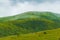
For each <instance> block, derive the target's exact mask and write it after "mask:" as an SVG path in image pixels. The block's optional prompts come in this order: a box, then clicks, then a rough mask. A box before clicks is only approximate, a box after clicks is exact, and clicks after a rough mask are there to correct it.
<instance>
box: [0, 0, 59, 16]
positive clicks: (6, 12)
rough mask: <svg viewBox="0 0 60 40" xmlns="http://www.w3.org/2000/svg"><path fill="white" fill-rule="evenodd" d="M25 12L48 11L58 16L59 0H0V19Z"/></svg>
mask: <svg viewBox="0 0 60 40" xmlns="http://www.w3.org/2000/svg"><path fill="white" fill-rule="evenodd" d="M27 11H49V12H54V13H57V14H60V0H0V17H5V16H12V15H16V14H21V13H23V12H27Z"/></svg>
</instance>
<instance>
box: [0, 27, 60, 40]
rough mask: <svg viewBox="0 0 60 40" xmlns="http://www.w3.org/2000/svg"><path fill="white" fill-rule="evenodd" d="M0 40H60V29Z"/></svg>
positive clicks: (0, 39) (1, 39)
mask: <svg viewBox="0 0 60 40" xmlns="http://www.w3.org/2000/svg"><path fill="white" fill-rule="evenodd" d="M0 40H60V28H58V29H53V30H46V31H39V32H35V33H29V34H22V35H12V36H7V37H4V38H0Z"/></svg>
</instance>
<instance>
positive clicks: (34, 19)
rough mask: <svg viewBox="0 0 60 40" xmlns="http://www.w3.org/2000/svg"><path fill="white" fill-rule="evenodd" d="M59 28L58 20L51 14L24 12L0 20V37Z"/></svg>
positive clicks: (59, 20) (59, 21)
mask: <svg viewBox="0 0 60 40" xmlns="http://www.w3.org/2000/svg"><path fill="white" fill-rule="evenodd" d="M57 28H60V18H59V17H58V16H57V15H56V14H54V13H52V12H35V11H34V12H33V11H31V12H24V13H22V14H18V15H15V16H9V17H3V18H0V37H6V36H11V35H23V34H28V33H35V32H40V31H45V30H52V29H57Z"/></svg>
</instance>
